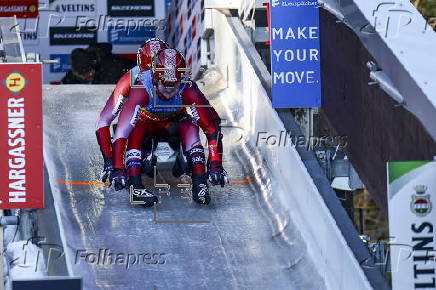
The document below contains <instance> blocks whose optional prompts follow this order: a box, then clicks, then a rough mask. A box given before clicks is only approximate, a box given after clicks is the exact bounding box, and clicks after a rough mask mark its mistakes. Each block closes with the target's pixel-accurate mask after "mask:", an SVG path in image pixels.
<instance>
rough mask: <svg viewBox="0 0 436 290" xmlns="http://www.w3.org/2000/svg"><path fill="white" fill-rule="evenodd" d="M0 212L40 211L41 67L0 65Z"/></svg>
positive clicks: (32, 65)
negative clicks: (29, 209) (30, 209)
mask: <svg viewBox="0 0 436 290" xmlns="http://www.w3.org/2000/svg"><path fill="white" fill-rule="evenodd" d="M0 80H1V83H0V148H1V150H0V180H2V182H1V183H0V209H10V208H43V207H44V185H43V182H44V175H43V172H44V170H43V160H42V78H41V64H0Z"/></svg>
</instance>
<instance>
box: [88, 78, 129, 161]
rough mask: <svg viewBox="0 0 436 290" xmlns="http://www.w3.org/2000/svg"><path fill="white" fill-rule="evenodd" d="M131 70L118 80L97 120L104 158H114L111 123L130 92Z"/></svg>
mask: <svg viewBox="0 0 436 290" xmlns="http://www.w3.org/2000/svg"><path fill="white" fill-rule="evenodd" d="M130 72H131V71H128V72H127V73H125V74H124V75H123V76H122V77H121V78H120V80H119V81H118V83H117V85H116V86H115V89H114V90H113V92H112V94H111V96H110V97H109V99H108V100H107V102H106V105H105V106H104V108H103V110H102V111H101V113H100V116H99V118H98V119H97V122H96V135H97V141H98V144H99V146H100V151H101V153H102V155H103V158H105V159H106V158H112V146H111V136H110V125H111V124H112V122H113V120H114V119H115V118H116V117H117V116H118V114H119V112H120V111H121V109H122V107H123V105H124V103H125V101H126V98H127V97H128V95H129V92H130Z"/></svg>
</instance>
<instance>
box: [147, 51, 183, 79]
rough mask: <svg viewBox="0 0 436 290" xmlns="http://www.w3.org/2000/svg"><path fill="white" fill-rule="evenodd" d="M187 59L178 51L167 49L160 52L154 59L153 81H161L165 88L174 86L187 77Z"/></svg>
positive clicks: (152, 68)
mask: <svg viewBox="0 0 436 290" xmlns="http://www.w3.org/2000/svg"><path fill="white" fill-rule="evenodd" d="M187 72H188V69H187V68H186V62H185V58H184V57H183V56H182V54H181V53H180V52H178V51H177V50H176V49H172V48H167V49H163V50H161V51H159V52H158V53H157V54H156V56H155V57H154V58H153V63H152V67H151V73H152V75H153V80H154V81H155V82H158V81H159V80H160V81H161V82H162V83H163V85H164V86H174V85H175V84H176V83H179V82H181V81H182V79H184V78H185V77H186V75H187Z"/></svg>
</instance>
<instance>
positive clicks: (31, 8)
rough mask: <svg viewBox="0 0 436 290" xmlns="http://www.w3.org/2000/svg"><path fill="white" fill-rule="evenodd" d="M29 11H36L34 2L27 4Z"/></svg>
mask: <svg viewBox="0 0 436 290" xmlns="http://www.w3.org/2000/svg"><path fill="white" fill-rule="evenodd" d="M28 9H29V12H32V13H33V12H35V11H36V5H34V4H31V5H29V8H28Z"/></svg>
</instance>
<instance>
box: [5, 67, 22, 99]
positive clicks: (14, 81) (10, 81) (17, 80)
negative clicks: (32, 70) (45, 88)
mask: <svg viewBox="0 0 436 290" xmlns="http://www.w3.org/2000/svg"><path fill="white" fill-rule="evenodd" d="M4 84H5V86H6V87H7V88H8V89H9V90H10V91H11V92H13V93H15V94H17V93H19V92H20V91H21V90H22V89H23V88H24V87H25V86H26V79H25V78H24V77H23V76H22V75H21V74H19V73H18V72H13V73H11V74H10V75H9V76H8V77H7V78H6V80H5V83H4Z"/></svg>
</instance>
